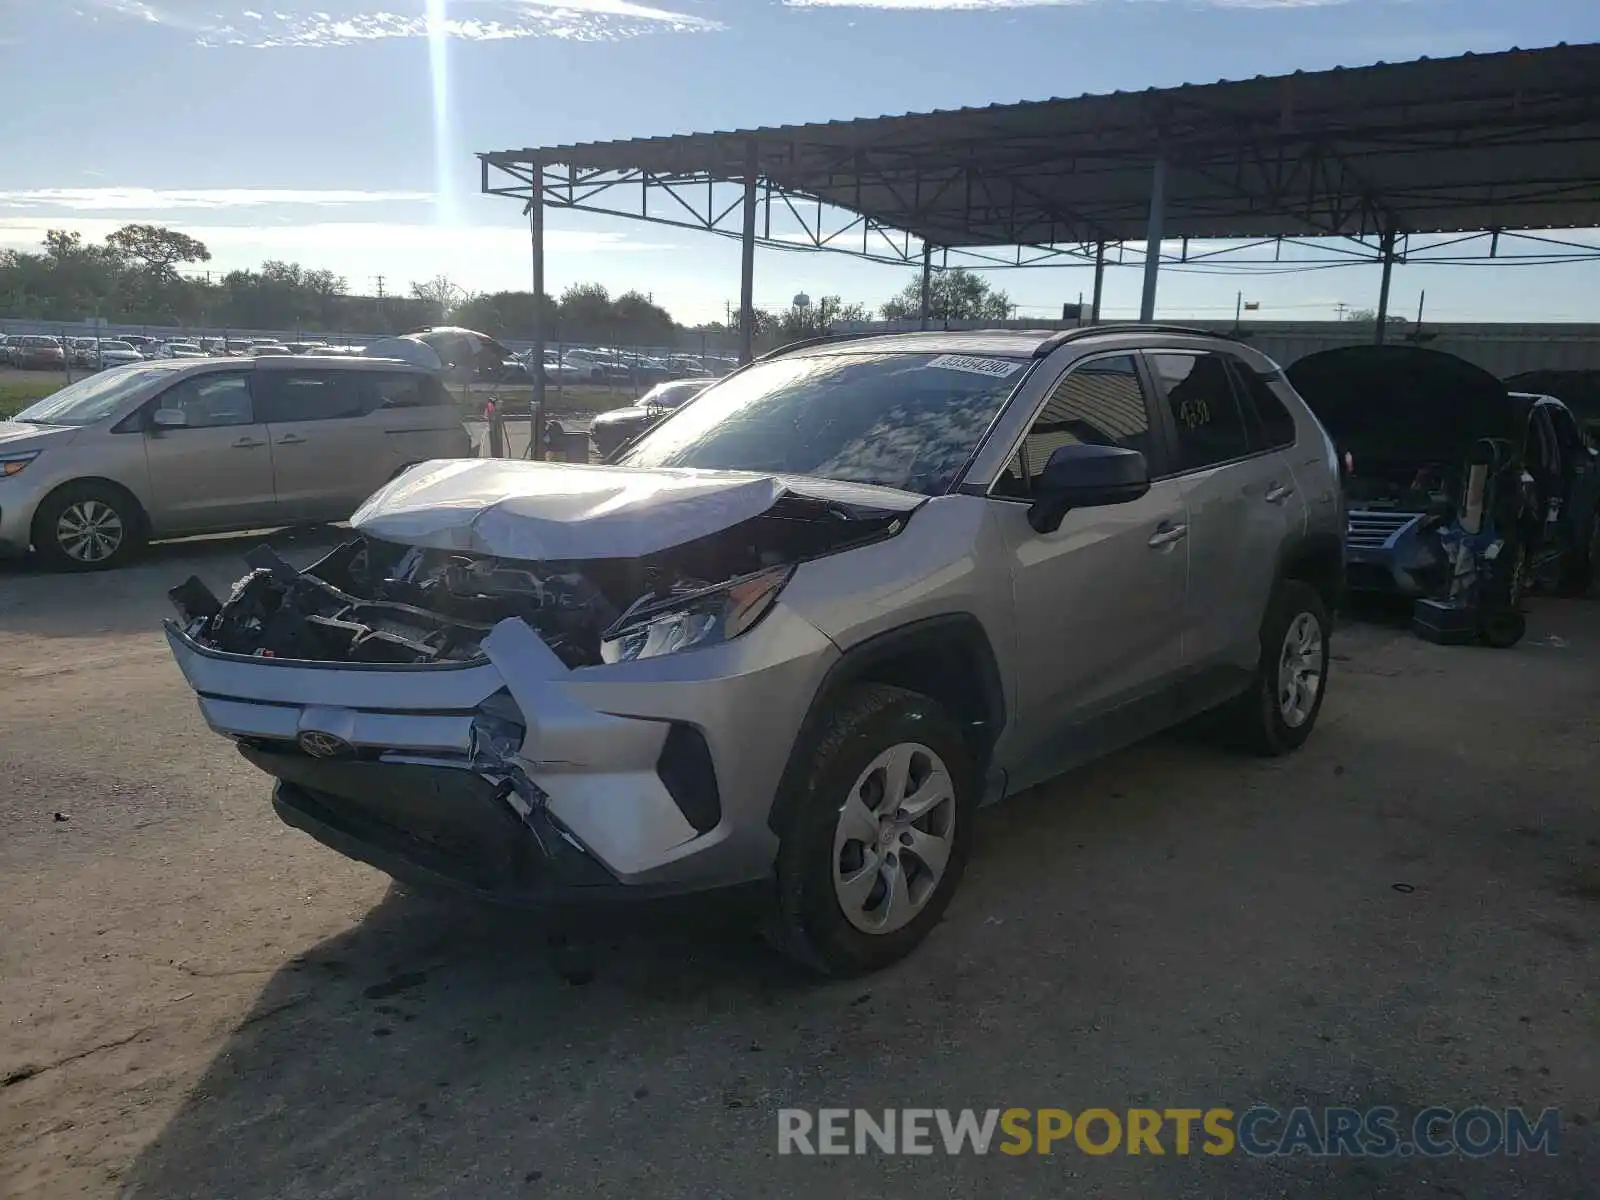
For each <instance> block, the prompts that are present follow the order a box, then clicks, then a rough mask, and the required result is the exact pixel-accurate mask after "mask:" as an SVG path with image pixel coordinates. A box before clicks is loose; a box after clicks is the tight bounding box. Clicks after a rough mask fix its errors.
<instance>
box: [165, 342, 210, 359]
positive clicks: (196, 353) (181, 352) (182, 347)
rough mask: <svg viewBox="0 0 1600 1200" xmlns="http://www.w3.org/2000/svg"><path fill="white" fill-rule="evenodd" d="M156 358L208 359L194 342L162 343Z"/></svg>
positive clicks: (208, 356) (207, 355)
mask: <svg viewBox="0 0 1600 1200" xmlns="http://www.w3.org/2000/svg"><path fill="white" fill-rule="evenodd" d="M157 357H158V358H210V357H211V356H210V355H209V354H207V353H206V352H205V351H204V350H202V349H201V348H200V346H199V344H198V343H196V342H164V343H163V344H162V346H161V349H160V351H159V352H158V354H157Z"/></svg>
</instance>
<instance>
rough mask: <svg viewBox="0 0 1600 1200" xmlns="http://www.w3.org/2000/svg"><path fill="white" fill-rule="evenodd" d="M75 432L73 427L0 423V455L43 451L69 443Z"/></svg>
mask: <svg viewBox="0 0 1600 1200" xmlns="http://www.w3.org/2000/svg"><path fill="white" fill-rule="evenodd" d="M77 432H78V428H77V426H75V425H29V424H27V423H26V422H24V421H0V454H20V453H22V452H23V451H27V450H43V449H44V448H45V447H46V446H51V445H55V444H57V443H63V442H70V441H71V440H72V438H73V435H75V434H76V433H77Z"/></svg>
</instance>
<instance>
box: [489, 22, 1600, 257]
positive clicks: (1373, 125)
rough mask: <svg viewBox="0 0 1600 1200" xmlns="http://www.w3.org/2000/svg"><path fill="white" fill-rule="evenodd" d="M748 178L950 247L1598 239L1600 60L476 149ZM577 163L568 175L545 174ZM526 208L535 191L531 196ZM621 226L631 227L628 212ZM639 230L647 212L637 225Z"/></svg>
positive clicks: (492, 161)
mask: <svg viewBox="0 0 1600 1200" xmlns="http://www.w3.org/2000/svg"><path fill="white" fill-rule="evenodd" d="M480 157H481V158H482V159H483V163H484V169H485V190H487V191H497V192H501V193H502V194H517V189H515V188H508V189H499V188H491V187H489V184H488V169H489V168H490V167H491V166H493V167H500V168H517V167H521V168H523V169H531V168H541V169H543V173H544V175H545V180H544V183H543V188H544V191H545V192H546V194H547V196H548V199H549V201H550V202H552V203H556V204H560V203H561V200H560V199H557V197H556V196H555V195H552V194H550V193H552V192H555V191H558V190H559V189H560V188H561V186H562V184H563V183H569V184H570V183H573V182H577V183H579V184H580V186H581V184H582V181H583V180H584V179H585V177H586V175H587V174H588V173H591V172H600V173H604V172H636V173H637V174H638V177H639V178H642V179H646V180H647V181H648V180H649V179H650V178H651V177H653V178H654V179H655V180H656V181H658V182H661V183H674V182H676V183H686V182H691V181H693V182H706V181H725V182H730V183H731V182H740V183H742V182H744V181H746V180H747V179H748V178H749V177H750V174H751V172H752V168H753V171H754V174H755V175H756V177H757V178H758V179H759V180H760V181H761V182H762V184H763V185H765V186H769V187H773V188H776V189H780V190H781V191H783V192H785V193H788V194H790V195H797V196H805V197H811V198H815V199H818V200H821V201H823V202H825V203H827V204H829V205H833V206H836V207H838V208H842V209H845V210H848V211H850V212H853V213H856V214H858V215H860V216H862V217H865V218H868V219H869V220H872V221H874V222H876V223H878V224H881V225H884V226H888V227H891V228H894V229H898V230H903V231H905V232H908V233H910V234H912V235H914V236H915V237H917V238H918V239H921V240H922V241H924V242H927V243H931V244H933V245H936V246H943V247H964V246H1002V245H1006V246H1009V245H1036V244H1055V243H1062V242H1077V243H1092V242H1119V241H1123V240H1129V239H1138V238H1144V237H1145V236H1146V235H1147V233H1148V232H1150V230H1149V222H1150V218H1151V199H1152V174H1153V169H1152V168H1153V164H1154V163H1156V162H1157V161H1158V160H1159V161H1162V162H1164V163H1165V170H1164V172H1162V174H1164V176H1165V178H1164V187H1163V188H1162V191H1163V192H1164V205H1162V206H1161V207H1162V209H1163V219H1162V221H1161V225H1160V233H1161V235H1162V236H1164V237H1166V238H1169V239H1176V238H1258V237H1275V236H1280V235H1283V236H1313V237H1314V236H1332V235H1346V236H1357V237H1361V236H1366V235H1371V234H1379V235H1382V234H1385V233H1390V234H1396V233H1398V234H1407V233H1443V232H1457V231H1479V230H1487V229H1556V228H1590V227H1597V226H1600V45H1593V44H1587V45H1570V46H1569V45H1560V46H1554V47H1549V48H1545V49H1538V50H1526V51H1524V50H1511V51H1507V52H1504V53H1497V54H1486V55H1465V56H1462V57H1459V58H1448V59H1433V60H1429V59H1423V60H1420V61H1417V62H1407V63H1400V64H1392V65H1390V64H1379V65H1376V66H1369V67H1357V68H1339V69H1334V70H1330V71H1319V72H1303V73H1302V72H1297V73H1295V74H1293V75H1283V76H1276V77H1258V78H1255V79H1249V80H1241V81H1231V82H1220V83H1213V84H1203V85H1193V84H1191V85H1185V86H1182V87H1176V88H1164V89H1151V90H1149V91H1143V92H1117V93H1113V94H1111V95H1104V96H1083V97H1079V98H1077V99H1055V100H1044V101H1036V102H1028V103H1021V104H1005V105H999V104H997V105H991V106H989V107H986V108H965V109H956V110H951V111H943V112H931V113H924V114H910V115H906V116H894V117H878V118H868V119H861V120H854V121H829V122H824V123H819V124H810V125H786V126H777V127H771V128H757V129H743V130H733V131H726V132H713V133H692V134H681V135H677V136H671V137H652V138H634V139H629V140H624V141H613V142H589V143H579V144H575V145H567V146H547V147H542V148H530V149H524V150H516V151H504V152H498V153H491V154H485V155H482V156H480ZM556 165H561V166H565V167H567V168H568V171H567V172H564V173H562V174H564V175H565V176H566V179H562V178H561V177H560V176H559V175H558V174H557V173H555V172H552V171H550V170H549V169H550V168H551V167H554V166H556ZM528 198H529V199H531V198H532V197H531V195H529V196H528ZM619 215H629V214H627V213H626V212H621V213H619ZM634 215H638V214H634Z"/></svg>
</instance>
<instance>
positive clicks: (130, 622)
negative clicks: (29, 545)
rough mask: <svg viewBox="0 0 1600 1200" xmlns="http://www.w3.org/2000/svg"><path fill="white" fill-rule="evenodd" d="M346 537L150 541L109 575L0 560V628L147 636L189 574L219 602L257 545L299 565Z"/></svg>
mask: <svg viewBox="0 0 1600 1200" xmlns="http://www.w3.org/2000/svg"><path fill="white" fill-rule="evenodd" d="M349 536H350V531H349V530H348V529H342V528H340V527H338V526H332V525H313V526H301V527H297V528H292V529H278V530H255V531H252V532H248V533H236V534H226V535H222V536H216V537H204V538H188V539H184V540H182V541H172V542H156V543H153V544H152V545H150V546H148V547H146V548H145V550H144V552H143V553H142V554H140V556H139V557H138V558H137V559H136V560H134V561H133V562H131V563H129V564H128V565H127V566H125V567H122V568H120V569H117V570H111V571H85V572H80V573H74V572H56V571H51V570H49V569H47V568H46V567H45V566H44V565H43V564H42V563H40V562H39V561H38V559H36V558H34V557H31V556H30V557H28V558H25V559H9V560H0V629H3V630H4V631H5V632H6V633H17V634H23V635H27V636H32V637H40V638H82V637H94V636H98V635H103V634H115V633H137V632H144V631H149V632H152V633H154V632H156V631H158V630H159V628H160V624H161V620H162V618H164V617H168V616H171V615H172V606H171V605H170V604H169V603H168V601H167V589H168V588H171V587H174V586H176V585H177V584H179V583H182V582H183V581H184V580H185V579H187V578H188V577H189V576H190V575H198V576H199V577H200V578H201V579H203V580H205V582H206V584H207V585H208V586H209V587H210V588H211V589H212V590H213V591H214V592H216V593H217V595H218V596H222V597H225V596H226V595H227V594H228V589H229V588H230V587H232V586H233V583H234V581H235V580H236V579H238V578H239V576H241V575H243V574H244V573H245V571H246V570H248V568H247V567H246V566H245V563H244V556H245V555H246V554H248V553H249V552H250V551H251V550H253V549H255V548H256V547H257V546H260V545H267V546H271V547H272V548H273V549H274V550H276V551H277V552H278V553H279V554H281V555H283V557H284V558H286V559H288V560H289V561H290V562H292V563H294V564H295V565H296V566H304V565H306V564H307V563H310V562H312V561H314V560H315V559H317V558H319V557H321V556H322V555H323V554H326V553H327V552H328V551H329V550H331V549H332V548H333V547H334V546H336V545H338V544H339V542H340V540H341V539H342V538H346V537H349Z"/></svg>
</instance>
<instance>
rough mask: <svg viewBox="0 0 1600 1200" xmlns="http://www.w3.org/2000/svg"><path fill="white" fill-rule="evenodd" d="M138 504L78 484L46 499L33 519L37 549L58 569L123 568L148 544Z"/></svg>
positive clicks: (102, 488) (113, 492)
mask: <svg viewBox="0 0 1600 1200" xmlns="http://www.w3.org/2000/svg"><path fill="white" fill-rule="evenodd" d="M143 529H144V523H143V520H142V514H141V513H140V512H139V507H138V505H137V504H136V503H135V502H134V501H133V499H132V498H131V497H130V496H129V495H128V494H127V493H126V492H123V491H119V490H118V489H116V488H112V487H107V486H106V485H104V484H100V483H73V484H68V485H67V486H66V487H63V488H59V489H58V490H56V491H55V492H53V493H51V494H50V495H49V496H47V497H45V500H44V502H43V503H42V504H40V505H39V510H38V512H36V513H35V514H34V518H33V548H34V550H35V551H36V552H37V553H38V555H39V557H40V558H42V559H44V560H45V562H47V563H49V564H50V565H51V566H52V567H54V568H55V569H56V570H58V571H105V570H109V569H110V568H112V567H120V566H121V565H122V564H123V563H125V562H127V560H128V559H129V558H131V557H132V556H133V554H134V552H135V551H137V550H138V548H139V546H140V545H141V543H142V542H143V540H144V538H143Z"/></svg>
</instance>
